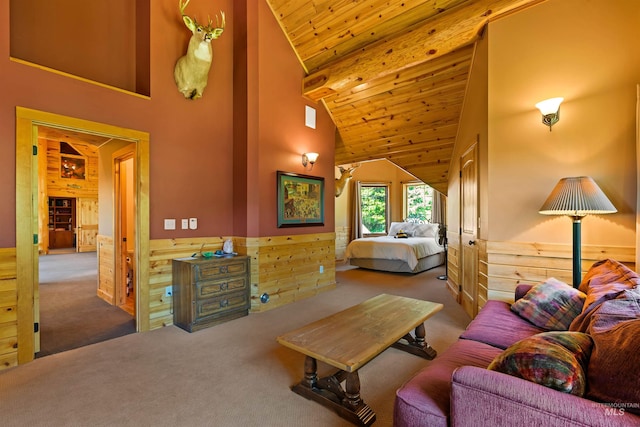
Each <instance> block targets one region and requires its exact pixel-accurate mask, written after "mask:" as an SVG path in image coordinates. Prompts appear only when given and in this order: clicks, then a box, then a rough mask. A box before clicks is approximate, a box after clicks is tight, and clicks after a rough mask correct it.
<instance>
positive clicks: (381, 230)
mask: <svg viewBox="0 0 640 427" xmlns="http://www.w3.org/2000/svg"><path fill="white" fill-rule="evenodd" d="M360 206H361V219H362V234H363V235H371V234H387V226H388V224H389V185H388V184H361V186H360Z"/></svg>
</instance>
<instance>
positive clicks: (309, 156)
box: [302, 153, 319, 170]
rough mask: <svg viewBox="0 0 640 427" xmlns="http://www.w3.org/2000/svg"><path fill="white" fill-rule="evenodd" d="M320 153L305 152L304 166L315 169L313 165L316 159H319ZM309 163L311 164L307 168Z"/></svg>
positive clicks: (303, 156) (303, 157)
mask: <svg viewBox="0 0 640 427" xmlns="http://www.w3.org/2000/svg"><path fill="white" fill-rule="evenodd" d="M318 155H319V154H318V153H304V154H303V155H302V166H304V168H305V169H306V170H311V169H313V165H314V164H315V163H316V160H318ZM308 164H311V167H310V168H309V169H307V165H308Z"/></svg>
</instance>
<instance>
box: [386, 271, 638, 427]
mask: <svg viewBox="0 0 640 427" xmlns="http://www.w3.org/2000/svg"><path fill="white" fill-rule="evenodd" d="M551 280H553V279H551ZM638 284H640V276H638V275H637V274H636V273H635V272H633V271H631V270H630V269H628V268H627V267H625V266H624V265H623V264H620V263H618V262H616V261H613V260H603V261H600V262H598V263H596V264H594V266H593V267H592V268H591V269H590V270H589V272H588V273H587V274H586V275H585V278H584V279H583V281H582V283H581V285H580V288H579V289H580V291H581V292H580V293H581V295H582V296H581V298H582V299H581V300H580V301H581V302H580V306H579V308H580V310H579V311H578V312H577V316H575V314H573V315H571V317H572V318H571V319H568V320H569V323H570V326H569V328H568V329H567V330H568V331H572V332H574V331H575V332H580V333H583V334H588V336H587V338H586V339H587V340H589V341H591V342H592V347H590V352H587V353H586V356H585V357H587V358H588V359H586V361H585V362H584V363H582V364H581V366H583V367H584V369H583V370H582V371H581V372H582V374H583V376H584V381H585V384H586V385H585V390H584V394H583V395H582V397H579V396H578V395H575V394H572V393H573V392H564V391H558V390H557V389H553V388H550V387H547V386H545V385H541V384H540V383H536V382H533V381H534V380H531V379H530V378H529V379H523V378H526V375H523V376H518V375H517V374H514V373H513V372H510V374H507V373H503V372H500V371H499V370H495V369H496V367H495V366H497V365H496V363H495V362H494V363H493V364H492V362H493V361H494V360H496V359H501V358H504V357H505V356H504V355H505V354H506V353H508V352H509V351H510V350H511V349H513V348H517V347H518V345H519V344H520V343H523V342H527V341H530V340H531V339H535V338H536V337H539V336H540V335H538V334H542V335H545V333H548V331H549V329H548V328H547V326H548V325H546V324H545V327H540V326H536V324H534V323H532V322H531V321H530V319H529V320H527V319H525V318H523V317H522V315H523V314H522V313H520V314H516V312H514V311H513V310H512V308H511V304H509V303H506V302H502V301H493V300H490V301H488V302H487V303H486V304H485V306H484V307H483V308H482V310H480V312H479V313H478V315H477V316H476V317H475V319H473V321H472V322H471V323H470V324H469V326H468V327H467V329H466V330H465V331H464V333H463V334H462V335H461V336H460V339H459V340H458V341H457V342H455V343H454V344H453V345H452V346H451V347H449V348H448V349H447V350H446V351H444V352H442V353H441V354H439V355H438V356H437V357H436V358H435V359H434V360H433V361H431V362H429V364H428V365H427V366H426V367H425V368H424V369H422V370H421V371H419V372H418V373H417V374H416V375H415V376H414V377H413V378H411V379H410V380H409V381H407V382H406V383H405V384H404V385H403V386H402V387H401V388H400V389H398V390H397V392H396V399H395V406H394V426H396V427H419V426H429V427H433V426H464V427H468V426H492V427H495V426H514V425H525V424H526V425H537V426H545V427H546V426H612V425H615V426H639V425H640V376H639V375H638V366H639V365H640V356H639V355H638V354H640V286H638ZM567 287H569V286H568V285H567ZM532 289H540V288H536V287H532V286H531V285H519V286H518V287H517V289H516V291H515V298H514V299H515V300H516V301H518V300H520V299H521V298H522V301H521V302H520V303H524V302H525V301H527V300H528V301H529V302H530V301H534V302H535V298H534V297H532V296H531V295H533V294H535V292H531V293H529V291H531V290H532ZM540 305H543V304H542V303H541V304H540ZM547 310H548V307H547ZM551 314H552V315H553V314H554V312H553V311H552V312H551ZM573 316H575V317H573ZM525 317H526V316H525ZM564 320H565V321H567V319H564ZM556 330H557V329H556ZM534 336H535V337H534ZM583 336H585V335H583ZM498 356H500V357H498ZM527 360H529V359H527ZM490 365H491V367H490ZM489 367H490V368H489Z"/></svg>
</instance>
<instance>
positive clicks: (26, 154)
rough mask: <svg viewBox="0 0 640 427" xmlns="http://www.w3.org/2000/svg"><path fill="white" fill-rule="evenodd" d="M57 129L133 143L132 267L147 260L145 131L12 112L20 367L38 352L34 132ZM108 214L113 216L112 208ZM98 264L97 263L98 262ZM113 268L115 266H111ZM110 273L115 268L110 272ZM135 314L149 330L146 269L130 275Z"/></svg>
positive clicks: (138, 324)
mask: <svg viewBox="0 0 640 427" xmlns="http://www.w3.org/2000/svg"><path fill="white" fill-rule="evenodd" d="M39 128H52V129H62V130H65V131H67V132H78V133H82V134H85V135H89V136H92V137H95V138H103V142H106V141H116V140H120V141H125V142H127V143H129V144H131V143H133V144H135V147H136V150H135V163H136V168H135V177H134V182H135V186H136V189H138V190H139V191H137V195H136V200H135V206H136V209H135V215H134V216H135V218H134V222H135V230H136V232H135V237H134V242H133V246H134V247H135V251H134V257H135V264H136V265H138V266H145V265H148V262H149V252H148V251H149V201H148V186H149V184H148V182H149V180H148V173H149V136H148V134H147V133H144V132H140V131H135V130H131V129H126V128H119V127H115V126H111V125H106V124H102V123H97V122H91V121H86V120H82V119H76V118H72V117H67V116H61V115H57V114H53V113H47V112H42V111H36V110H30V109H26V108H22V107H17V108H16V264H17V280H16V282H17V289H18V295H19V297H18V304H17V323H18V363H19V364H22V363H26V362H29V361H31V360H33V358H34V357H35V353H36V351H37V350H38V348H39V341H40V340H39V339H40V337H39V333H38V330H39V322H40V318H39V310H40V308H39V286H38V283H39V248H38V241H39V227H38V222H39V221H38V215H39V204H40V203H41V201H40V200H39V193H38V179H39V176H38V175H39V174H38V156H37V146H38V130H39ZM111 215H115V212H113V210H112V211H111ZM101 261H102V260H101ZM111 265H112V266H114V267H115V264H111ZM114 271H115V269H114ZM135 283H136V295H137V301H138V304H137V310H136V330H137V331H146V330H149V309H148V304H144V303H142V304H141V303H140V301H143V300H145V301H146V300H147V299H148V288H147V287H145V286H140V283H148V268H138V269H136V271H135Z"/></svg>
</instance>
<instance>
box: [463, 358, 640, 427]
mask: <svg viewBox="0 0 640 427" xmlns="http://www.w3.org/2000/svg"><path fill="white" fill-rule="evenodd" d="M523 420H526V424H527V425H538V426H545V427H547V426H565V427H566V426H585V425H589V426H611V425H616V426H632V425H635V426H637V425H639V424H638V423H640V417H638V416H636V415H633V414H631V413H629V412H625V411H624V410H622V411H621V410H620V409H619V408H612V407H608V406H605V405H602V404H599V403H597V402H593V401H591V400H588V399H583V398H581V397H577V396H574V395H571V394H567V393H562V392H559V391H556V390H553V389H550V388H547V387H544V386H541V385H539V384H535V383H532V382H529V381H526V380H523V379H521V378H516V377H513V376H510V375H506V374H503V373H500V372H496V371H490V370H488V369H483V368H478V367H475V366H463V367H460V368H458V369H457V370H456V371H455V372H454V373H453V378H452V387H451V426H453V427H456V426H460V427H463V426H464V427H467V426H475V425H486V426H492V427H494V426H509V427H510V426H514V425H522V421H523Z"/></svg>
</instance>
